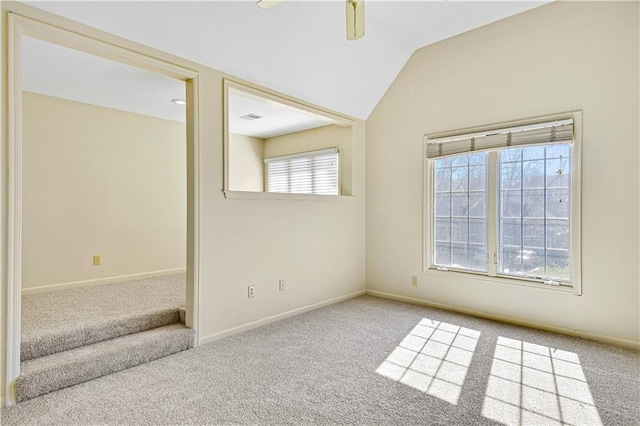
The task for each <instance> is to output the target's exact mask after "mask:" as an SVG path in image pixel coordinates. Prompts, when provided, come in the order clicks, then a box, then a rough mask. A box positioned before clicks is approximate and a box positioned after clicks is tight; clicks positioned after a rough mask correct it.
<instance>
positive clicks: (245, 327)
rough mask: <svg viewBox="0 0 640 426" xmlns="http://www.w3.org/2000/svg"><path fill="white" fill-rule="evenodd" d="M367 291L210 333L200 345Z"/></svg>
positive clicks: (200, 341) (202, 339)
mask: <svg viewBox="0 0 640 426" xmlns="http://www.w3.org/2000/svg"><path fill="white" fill-rule="evenodd" d="M365 293H366V290H360V291H356V292H355V293H350V294H346V295H344V296H338V297H334V298H332V299H328V300H324V301H322V302H318V303H314V304H311V305H306V306H302V307H300V308H296V309H293V310H291V311H287V312H282V313H280V314H276V315H272V316H270V317H266V318H263V319H261V320H258V321H253V322H249V323H246V324H243V325H239V326H237V327H232V328H229V329H227V330H223V331H219V332H217V333H213V334H209V335H208V336H205V337H202V338H200V340H199V341H198V344H199V345H204V344H206V343H210V342H213V341H216V340H219V339H222V338H224V337H228V336H232V335H234V334H238V333H242V332H243V331H248V330H252V329H254V328H258V327H261V326H263V325H267V324H270V323H272V322H276V321H280V320H283V319H286V318H289V317H293V316H296V315H300V314H302V313H305V312H309V311H312V310H314V309H318V308H322V307H324V306H329V305H333V304H334V303H338V302H343V301H345V300H348V299H352V298H354V297H358V296H362V295H363V294H365Z"/></svg>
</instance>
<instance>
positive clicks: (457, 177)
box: [451, 166, 469, 191]
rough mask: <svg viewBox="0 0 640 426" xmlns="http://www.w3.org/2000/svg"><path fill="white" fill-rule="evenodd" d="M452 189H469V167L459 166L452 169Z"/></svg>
mask: <svg viewBox="0 0 640 426" xmlns="http://www.w3.org/2000/svg"><path fill="white" fill-rule="evenodd" d="M451 189H452V190H453V191H467V190H468V189H469V167H467V166H458V167H453V168H452V169H451Z"/></svg>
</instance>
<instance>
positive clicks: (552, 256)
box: [547, 250, 570, 280]
mask: <svg viewBox="0 0 640 426" xmlns="http://www.w3.org/2000/svg"><path fill="white" fill-rule="evenodd" d="M547 274H548V275H550V276H552V277H556V278H558V279H561V280H568V279H569V278H570V275H569V250H547Z"/></svg>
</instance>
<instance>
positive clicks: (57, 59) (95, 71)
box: [21, 37, 186, 122]
mask: <svg viewBox="0 0 640 426" xmlns="http://www.w3.org/2000/svg"><path fill="white" fill-rule="evenodd" d="M21 51H22V67H21V70H22V89H23V90H25V91H28V92H33V93H38V94H41V95H47V96H53V97H56V98H62V99H68V100H72V101H76V102H82V103H87V104H92V105H97V106H102V107H107V108H113V109H117V110H121V111H128V112H133V113H137V114H144V115H149V116H153V117H158V118H163V119H166V120H172V121H178V122H184V121H185V119H186V110H185V106H184V105H178V104H176V103H174V102H171V100H172V99H184V98H185V83H184V82H183V81H180V80H177V79H173V78H170V77H165V76H163V75H160V74H156V73H152V72H149V71H145V70H142V69H139V68H135V67H131V66H128V65H125V64H121V63H119V62H115V61H111V60H108V59H104V58H101V57H98V56H94V55H90V54H88V53H84V52H80V51H78V50H74V49H69V48H66V47H63V46H60V45H57V44H53V43H49V42H46V41H42V40H38V39H35V38H31V37H23V38H22V50H21Z"/></svg>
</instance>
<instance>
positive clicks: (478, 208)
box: [469, 192, 487, 217]
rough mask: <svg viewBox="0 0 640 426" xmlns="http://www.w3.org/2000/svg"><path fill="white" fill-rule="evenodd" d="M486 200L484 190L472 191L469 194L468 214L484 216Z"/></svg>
mask: <svg viewBox="0 0 640 426" xmlns="http://www.w3.org/2000/svg"><path fill="white" fill-rule="evenodd" d="M486 202H487V197H486V195H485V193H484V192H473V193H471V194H469V216H472V217H486V213H485V204H486Z"/></svg>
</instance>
